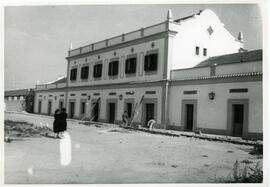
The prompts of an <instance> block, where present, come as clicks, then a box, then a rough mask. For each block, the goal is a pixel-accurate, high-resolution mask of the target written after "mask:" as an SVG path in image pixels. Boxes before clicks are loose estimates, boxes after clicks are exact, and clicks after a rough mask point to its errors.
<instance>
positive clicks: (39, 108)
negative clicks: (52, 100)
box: [38, 101, 42, 114]
mask: <svg viewBox="0 0 270 187" xmlns="http://www.w3.org/2000/svg"><path fill="white" fill-rule="evenodd" d="M41 106H42V102H41V101H39V102H38V113H39V114H41Z"/></svg>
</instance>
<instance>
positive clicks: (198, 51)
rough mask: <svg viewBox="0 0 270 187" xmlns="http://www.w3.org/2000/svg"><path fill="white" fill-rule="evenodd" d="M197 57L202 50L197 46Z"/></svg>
mask: <svg viewBox="0 0 270 187" xmlns="http://www.w3.org/2000/svg"><path fill="white" fill-rule="evenodd" d="M195 53H196V55H199V54H200V48H199V47H198V46H196V50H195Z"/></svg>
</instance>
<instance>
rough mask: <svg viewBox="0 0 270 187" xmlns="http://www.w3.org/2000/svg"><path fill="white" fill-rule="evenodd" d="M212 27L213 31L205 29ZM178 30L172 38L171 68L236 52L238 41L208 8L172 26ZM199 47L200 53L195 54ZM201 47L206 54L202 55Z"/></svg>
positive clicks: (187, 66) (191, 64) (192, 64)
mask: <svg viewBox="0 0 270 187" xmlns="http://www.w3.org/2000/svg"><path fill="white" fill-rule="evenodd" d="M209 26H211V27H212V29H213V33H212V34H211V35H210V34H209V33H208V31H207V29H208V28H209ZM174 29H175V30H176V31H177V32H178V34H176V36H175V37H174V39H173V46H174V48H173V57H172V59H173V64H172V69H182V68H190V67H194V66H195V65H197V64H198V63H199V62H201V61H203V60H205V59H207V58H208V57H211V56H218V55H223V54H229V53H236V52H238V49H239V48H240V42H238V41H236V39H235V38H234V37H233V36H232V35H231V34H230V33H229V32H228V31H227V30H226V29H225V28H224V25H223V23H221V22H220V20H219V18H218V17H217V16H216V14H215V13H214V12H212V11H210V10H206V11H203V12H202V13H201V15H197V16H195V17H194V18H190V19H187V20H185V21H181V22H180V24H179V26H174ZM196 46H198V47H199V48H200V54H199V55H196V54H195V47H196ZM203 48H206V49H207V56H203Z"/></svg>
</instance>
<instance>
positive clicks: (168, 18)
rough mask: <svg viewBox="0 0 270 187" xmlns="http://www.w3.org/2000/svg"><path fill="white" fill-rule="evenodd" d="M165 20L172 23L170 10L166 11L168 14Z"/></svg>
mask: <svg viewBox="0 0 270 187" xmlns="http://www.w3.org/2000/svg"><path fill="white" fill-rule="evenodd" d="M167 20H168V21H172V10H171V9H169V10H168V13H167Z"/></svg>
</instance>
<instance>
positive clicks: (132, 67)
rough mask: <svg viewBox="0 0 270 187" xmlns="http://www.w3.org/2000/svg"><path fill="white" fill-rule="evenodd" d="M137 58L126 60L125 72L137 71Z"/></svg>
mask: <svg viewBox="0 0 270 187" xmlns="http://www.w3.org/2000/svg"><path fill="white" fill-rule="evenodd" d="M136 61H137V59H136V58H129V59H127V60H126V66H125V73H126V74H128V73H136Z"/></svg>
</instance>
